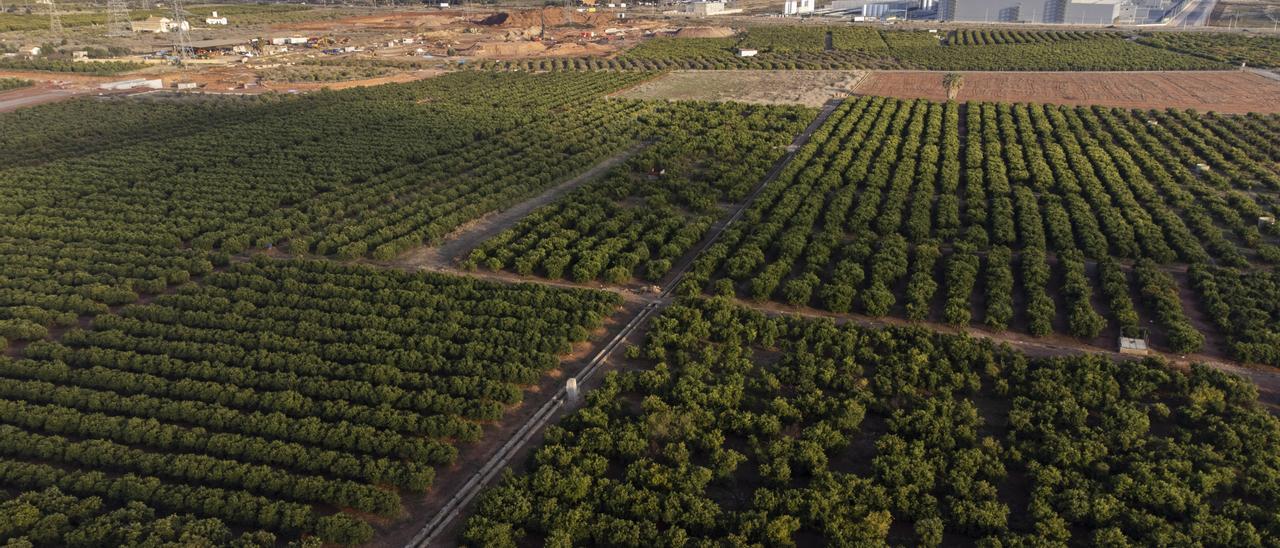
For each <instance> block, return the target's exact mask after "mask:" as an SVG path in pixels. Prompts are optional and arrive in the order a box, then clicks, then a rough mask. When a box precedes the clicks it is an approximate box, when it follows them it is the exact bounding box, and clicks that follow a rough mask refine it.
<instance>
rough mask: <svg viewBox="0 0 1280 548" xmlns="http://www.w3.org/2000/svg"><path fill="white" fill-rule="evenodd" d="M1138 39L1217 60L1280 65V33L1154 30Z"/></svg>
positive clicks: (1270, 65) (1250, 64)
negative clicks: (1251, 33)
mask: <svg viewBox="0 0 1280 548" xmlns="http://www.w3.org/2000/svg"><path fill="white" fill-rule="evenodd" d="M1138 42H1139V43H1142V44H1146V45H1149V46H1154V47H1158V48H1164V49H1168V50H1173V51H1177V52H1181V53H1186V54H1188V55H1196V56H1199V57H1204V58H1207V59H1213V60H1215V61H1225V62H1228V63H1231V64H1235V65H1239V64H1240V63H1246V64H1247V65H1249V66H1254V67H1280V36H1274V35H1266V34H1254V35H1250V34H1231V33H1223V32H1212V33H1208V32H1206V33H1200V32H1152V33H1146V34H1143V35H1141V36H1140V37H1139V38H1138Z"/></svg>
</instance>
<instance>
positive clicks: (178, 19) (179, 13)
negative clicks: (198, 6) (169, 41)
mask: <svg viewBox="0 0 1280 548" xmlns="http://www.w3.org/2000/svg"><path fill="white" fill-rule="evenodd" d="M173 25H174V29H173V56H174V57H175V58H176V60H177V62H178V64H182V62H183V61H185V60H187V59H190V58H191V55H192V53H191V35H190V34H189V33H188V32H187V30H188V29H189V28H190V26H189V24H188V23H187V12H186V11H185V10H183V9H182V0H173Z"/></svg>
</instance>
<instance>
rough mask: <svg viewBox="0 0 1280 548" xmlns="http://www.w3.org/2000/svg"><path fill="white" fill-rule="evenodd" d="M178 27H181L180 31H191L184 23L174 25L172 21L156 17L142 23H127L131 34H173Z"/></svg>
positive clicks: (189, 26)
mask: <svg viewBox="0 0 1280 548" xmlns="http://www.w3.org/2000/svg"><path fill="white" fill-rule="evenodd" d="M179 25H181V26H182V30H191V25H190V24H188V23H187V22H186V21H183V22H182V23H180V24H179V23H174V22H173V19H170V18H168V17H156V16H154V15H152V16H151V17H148V18H146V19H143V20H142V21H131V22H130V23H129V26H130V28H131V29H132V30H133V32H154V33H162V32H173V31H175V30H178V26H179Z"/></svg>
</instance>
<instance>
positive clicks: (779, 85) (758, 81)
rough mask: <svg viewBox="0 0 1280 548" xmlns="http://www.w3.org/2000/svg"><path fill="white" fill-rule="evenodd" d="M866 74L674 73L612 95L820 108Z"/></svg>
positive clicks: (761, 71) (799, 72)
mask: <svg viewBox="0 0 1280 548" xmlns="http://www.w3.org/2000/svg"><path fill="white" fill-rule="evenodd" d="M865 75H866V72H864V71H856V70H724V71H676V72H671V73H668V74H666V75H663V76H662V77H660V78H657V79H654V80H650V81H648V82H644V83H642V84H639V85H637V86H633V87H631V88H629V89H627V90H625V91H623V92H621V93H618V94H616V95H615V96H616V97H622V98H625V99H667V100H671V101H739V102H743V103H758V104H800V105H806V106H810V107H820V106H822V104H823V103H826V102H827V101H828V100H830V99H835V98H840V97H846V96H848V95H849V93H850V92H851V91H853V90H854V89H857V88H858V85H859V82H861V80H862V79H863V77H865Z"/></svg>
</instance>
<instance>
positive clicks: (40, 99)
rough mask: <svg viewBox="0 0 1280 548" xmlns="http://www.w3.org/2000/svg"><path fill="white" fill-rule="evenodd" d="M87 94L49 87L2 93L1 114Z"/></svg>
mask: <svg viewBox="0 0 1280 548" xmlns="http://www.w3.org/2000/svg"><path fill="white" fill-rule="evenodd" d="M85 93H88V92H86V91H77V90H69V89H53V88H47V87H29V88H23V89H16V90H13V91H6V92H4V93H0V112H10V111H14V110H18V109H20V108H22V107H30V106H35V105H42V104H45V103H53V102H56V101H61V100H63V99H69V98H71V97H75V96H76V95H83V94H85Z"/></svg>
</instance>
